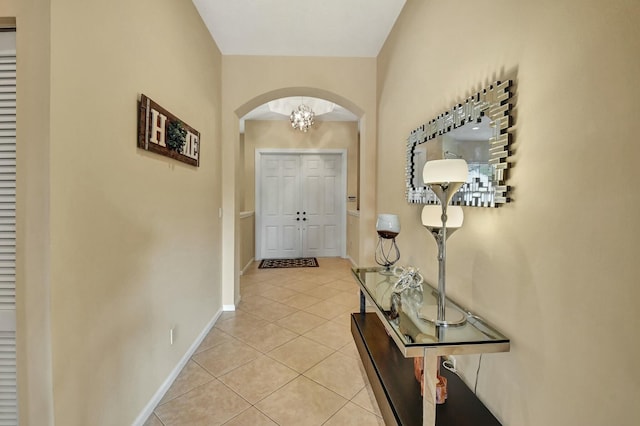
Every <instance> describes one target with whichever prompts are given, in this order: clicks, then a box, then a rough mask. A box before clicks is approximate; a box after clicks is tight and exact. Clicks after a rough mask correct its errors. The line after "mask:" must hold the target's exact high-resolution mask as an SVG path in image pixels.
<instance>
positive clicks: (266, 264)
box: [258, 257, 318, 269]
mask: <svg viewBox="0 0 640 426" xmlns="http://www.w3.org/2000/svg"><path fill="white" fill-rule="evenodd" d="M317 266H318V259H316V258H315V257H300V258H298V259H263V260H262V262H260V266H258V269H270V268H314V267H317Z"/></svg>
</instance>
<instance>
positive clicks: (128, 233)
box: [0, 0, 221, 425]
mask: <svg viewBox="0 0 640 426" xmlns="http://www.w3.org/2000/svg"><path fill="white" fill-rule="evenodd" d="M0 5H1V6H3V7H4V3H0ZM49 10H50V13H49ZM149 11H153V13H149ZM2 12H3V13H2V14H0V15H4V14H5V13H4V10H2ZM17 15H18V17H17V22H18V58H19V59H18V74H19V77H18V87H19V88H18V105H19V108H18V123H19V124H18V162H19V168H20V169H21V171H19V174H18V224H19V229H21V231H20V232H19V233H18V243H19V247H20V248H19V251H18V336H21V337H20V340H19V342H18V344H19V359H18V364H19V369H20V376H19V381H20V382H19V385H20V387H19V389H20V409H21V412H20V415H21V424H22V423H24V424H38V425H41V424H52V423H54V422H55V424H60V425H62V424H64V425H86V424H95V425H114V424H130V423H132V422H133V421H134V419H135V418H136V417H137V416H138V414H140V412H141V410H142V409H143V407H144V406H145V405H146V404H147V403H148V402H149V401H150V399H151V397H152V396H153V394H154V393H155V392H156V391H157V390H158V389H159V387H160V385H161V384H162V382H163V381H164V380H165V379H166V378H167V376H168V375H169V373H170V371H171V370H172V369H173V368H174V367H175V366H176V364H177V363H178V361H179V360H180V358H181V357H182V356H183V355H184V353H185V352H186V351H187V349H188V348H189V346H190V345H191V344H192V343H193V341H194V340H195V338H196V337H197V336H198V334H199V333H200V332H202V330H203V329H204V327H205V326H206V325H207V323H208V322H209V321H210V320H211V319H212V318H213V317H214V315H215V314H216V312H217V311H218V310H219V309H220V307H221V286H220V259H221V254H220V223H219V220H218V215H217V213H218V207H219V206H220V197H221V186H220V183H219V182H220V172H221V166H220V149H221V148H220V130H219V129H220V123H219V121H220V104H221V98H220V96H221V89H220V82H221V76H220V73H221V55H220V53H219V51H218V50H217V47H216V46H215V44H214V43H213V42H212V40H211V38H210V36H209V34H208V32H207V30H206V28H205V27H204V25H203V24H202V22H201V20H200V17H199V16H198V14H197V12H196V10H195V8H194V7H193V5H192V4H191V3H188V4H182V3H180V4H179V3H177V2H160V3H158V2H154V1H151V0H148V1H147V0H145V1H138V2H134V3H131V2H127V1H124V0H118V1H115V2H108V3H104V4H98V3H91V4H87V3H85V2H82V1H75V0H69V1H64V2H57V3H55V5H54V6H53V7H51V9H50V8H49V4H48V2H47V1H35V0H33V1H23V0H21V2H20V9H19V10H18V12H17ZM49 15H50V16H49ZM49 25H50V27H49ZM50 52H51V55H50ZM26 87H28V88H29V89H28V91H27V90H26V89H25V88H26ZM140 93H145V94H146V95H148V96H150V97H151V98H152V99H154V100H155V101H157V102H158V103H160V104H161V105H162V106H164V107H166V108H167V109H169V110H170V111H172V112H173V113H175V114H176V115H178V116H179V117H180V118H181V119H183V120H185V121H186V122H187V123H189V124H190V125H192V126H193V127H195V128H196V129H198V130H199V131H200V132H201V141H202V151H201V167H199V168H193V167H190V166H186V165H182V164H180V163H177V162H175V161H173V160H169V159H165V158H163V157H160V156H157V155H153V154H149V153H145V152H143V151H141V150H139V149H138V148H136V124H137V123H136V100H137V97H138V95H139V94H140ZM21 225H22V226H21ZM49 309H50V315H49ZM170 327H175V328H176V339H175V342H174V345H173V346H170V345H169V328H170ZM49 332H50V335H49ZM49 339H50V340H51V342H52V345H51V352H49V347H48V346H49ZM49 353H51V355H49ZM52 401H53V406H52ZM52 407H53V408H52Z"/></svg>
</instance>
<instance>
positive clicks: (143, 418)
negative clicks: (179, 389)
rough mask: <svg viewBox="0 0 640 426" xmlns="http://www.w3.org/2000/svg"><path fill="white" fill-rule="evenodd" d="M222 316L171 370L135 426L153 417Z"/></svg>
mask: <svg viewBox="0 0 640 426" xmlns="http://www.w3.org/2000/svg"><path fill="white" fill-rule="evenodd" d="M221 314H222V310H219V311H218V312H216V314H215V315H214V316H213V318H212V319H211V321H209V323H208V324H207V325H206V326H205V327H204V330H202V332H201V333H200V334H199V335H198V337H197V338H196V340H195V341H194V342H193V343H192V344H191V346H190V347H189V349H188V350H187V352H186V353H185V354H184V356H183V357H182V358H181V359H180V361H178V365H176V366H175V368H174V369H173V370H171V373H169V376H168V377H167V378H166V380H165V381H164V382H163V383H162V385H161V386H160V388H159V389H158V390H157V391H156V393H155V394H154V395H153V397H152V398H151V400H150V401H149V402H148V403H147V405H146V406H145V407H144V409H143V410H142V412H141V413H140V414H139V415H138V417H137V418H136V419H135V421H134V422H133V426H143V425H144V423H145V422H146V421H147V419H148V418H149V417H150V416H151V414H153V410H154V409H155V408H156V406H157V405H158V404H159V403H160V401H161V400H162V398H163V397H164V394H165V393H167V391H168V390H169V388H170V387H171V385H172V384H173V382H174V381H175V380H176V378H177V377H178V374H180V372H181V371H182V369H183V368H184V366H185V365H187V362H189V359H190V358H191V356H192V355H193V353H194V352H195V351H196V349H198V346H200V343H202V341H203V340H204V338H205V337H206V336H207V334H208V333H209V331H211V329H212V328H213V325H214V324H215V323H216V321H217V320H218V318H220V315H221Z"/></svg>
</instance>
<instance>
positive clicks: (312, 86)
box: [222, 56, 376, 306]
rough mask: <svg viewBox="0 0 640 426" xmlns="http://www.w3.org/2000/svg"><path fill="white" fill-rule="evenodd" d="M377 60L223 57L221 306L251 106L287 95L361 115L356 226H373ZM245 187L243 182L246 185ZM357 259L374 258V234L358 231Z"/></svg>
mask: <svg viewBox="0 0 640 426" xmlns="http://www.w3.org/2000/svg"><path fill="white" fill-rule="evenodd" d="M375 79H376V61H375V59H374V58H317V57H314V58H310V57H259V56H256V57H253V56H224V58H223V73H222V82H223V96H222V99H223V108H222V122H223V127H222V140H223V148H222V150H223V152H222V158H223V195H222V198H223V206H224V211H225V214H224V218H223V246H224V247H225V252H223V256H224V258H223V271H222V282H223V283H224V286H223V303H224V305H225V306H232V305H233V304H234V303H235V302H236V301H237V300H238V296H239V293H238V291H239V290H238V271H239V269H240V265H239V258H240V255H239V243H238V236H239V228H238V226H239V221H238V220H237V218H238V213H239V211H240V206H241V205H242V204H243V203H244V201H243V200H244V198H243V188H242V187H241V185H240V183H241V182H242V181H243V179H242V173H243V167H242V166H241V161H242V159H241V157H240V138H239V134H240V133H239V124H238V123H239V121H238V119H239V118H240V117H242V116H244V115H245V114H246V113H248V112H249V111H251V110H252V109H253V108H255V107H257V106H259V105H261V104H263V103H265V102H267V101H269V100H272V99H276V98H280V97H286V96H301V95H305V96H316V97H320V98H324V99H328V100H331V101H334V102H336V103H338V104H340V105H342V106H344V107H346V108H347V109H350V110H351V111H353V112H354V113H355V114H357V115H358V116H360V117H361V122H360V125H361V127H360V138H361V139H360V140H361V142H360V143H361V145H360V181H361V182H367V185H366V186H363V187H362V188H361V192H360V200H361V204H360V206H361V221H360V224H359V226H360V228H361V229H364V228H367V229H374V226H375V208H374V206H375V167H376V110H375V109H376V108H375V106H376V80H375ZM245 183H246V182H245ZM360 235H361V238H360V241H359V246H358V251H359V252H360V259H368V258H370V259H371V260H373V249H372V247H374V245H375V233H371V232H366V233H365V232H361V233H360Z"/></svg>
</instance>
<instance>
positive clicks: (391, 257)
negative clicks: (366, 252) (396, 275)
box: [375, 214, 400, 275]
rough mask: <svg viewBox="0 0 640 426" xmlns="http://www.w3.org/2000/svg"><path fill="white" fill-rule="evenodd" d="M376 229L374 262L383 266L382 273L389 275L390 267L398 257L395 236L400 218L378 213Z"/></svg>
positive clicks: (398, 230)
mask: <svg viewBox="0 0 640 426" xmlns="http://www.w3.org/2000/svg"><path fill="white" fill-rule="evenodd" d="M376 231H377V232H378V244H377V246H376V253H375V256H376V263H377V264H378V265H380V266H383V267H384V271H383V272H382V273H383V274H387V275H391V267H392V266H393V265H394V264H395V263H396V262H397V261H398V260H399V259H400V249H398V245H397V244H396V237H397V236H398V234H399V233H400V219H399V218H398V216H397V215H395V214H379V215H378V220H377V221H376Z"/></svg>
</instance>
